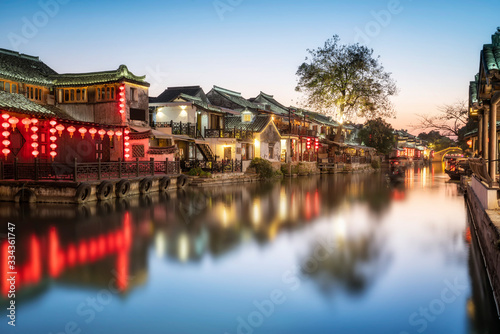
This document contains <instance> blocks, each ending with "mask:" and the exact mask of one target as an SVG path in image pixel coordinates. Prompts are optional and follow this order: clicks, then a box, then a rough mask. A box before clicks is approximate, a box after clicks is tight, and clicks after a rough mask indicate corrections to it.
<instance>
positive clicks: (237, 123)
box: [226, 115, 272, 132]
mask: <svg viewBox="0 0 500 334" xmlns="http://www.w3.org/2000/svg"><path fill="white" fill-rule="evenodd" d="M271 121H272V119H271V116H270V115H257V116H255V117H254V118H253V121H252V122H251V123H246V122H245V123H243V122H242V121H241V116H227V117H226V129H233V128H241V129H246V130H251V131H254V132H261V131H262V130H264V129H265V128H266V126H267V125H268V124H269V122H271Z"/></svg>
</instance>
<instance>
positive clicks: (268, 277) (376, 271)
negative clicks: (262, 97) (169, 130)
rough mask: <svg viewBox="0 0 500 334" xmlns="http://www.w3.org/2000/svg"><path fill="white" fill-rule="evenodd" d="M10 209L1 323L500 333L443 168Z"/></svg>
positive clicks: (345, 333) (201, 332)
mask: <svg viewBox="0 0 500 334" xmlns="http://www.w3.org/2000/svg"><path fill="white" fill-rule="evenodd" d="M0 217H1V225H0V226H1V228H2V229H3V230H2V231H0V233H1V234H2V237H3V239H2V240H1V248H0V252H1V259H2V260H1V265H2V272H1V275H2V277H1V278H2V280H1V284H0V287H1V290H2V297H1V298H0V302H1V306H2V309H3V311H2V313H1V314H2V317H1V319H2V320H1V322H2V323H1V324H0V332H1V333H10V332H12V333H23V334H24V333H37V334H38V333H43V334H46V333H47V334H48V333H52V334H60V333H93V334H98V333H102V334H104V333H105V334H108V333H120V334H124V333H147V334H152V333H174V334H181V333H183V334H184V333H186V334H187V333H195V334H205V333H206V334H209V333H217V334H225V333H228V334H235V333H245V334H250V333H270V334H278V333H287V334H293V333H300V334H306V333H339V334H358V333H360V334H361V333H383V334H390V333H393V334H413V333H429V334H431V333H436V334H437V333H439V334H461V333H500V327H499V324H498V321H497V319H498V318H497V316H496V308H495V306H494V303H493V300H492V297H491V294H490V290H489V289H490V288H489V285H488V279H487V276H486V274H485V271H484V268H483V264H482V262H481V257H480V250H479V248H478V245H477V243H476V240H475V235H474V229H473V228H471V227H470V219H469V218H468V215H467V210H466V205H465V201H464V197H463V194H462V193H461V192H460V190H459V187H458V185H457V184H456V183H450V182H449V181H448V178H447V176H446V175H445V174H444V173H443V170H442V166H441V165H433V166H432V167H425V168H414V169H410V170H408V171H407V175H406V180H405V182H404V183H401V184H396V185H394V184H389V183H388V182H387V180H386V179H385V177H384V175H383V173H381V174H370V175H367V174H353V175H340V174H339V175H329V176H316V177H309V178H298V179H291V180H290V179H288V180H283V181H282V182H276V183H260V184H242V185H234V186H224V187H217V188H207V189H201V190H200V189H185V190H181V191H177V192H171V193H170V194H167V195H161V196H160V195H153V196H151V197H133V198H129V199H126V200H119V201H117V202H110V203H99V204H91V205H85V206H57V205H37V206H31V207H30V206H16V205H13V204H7V203H5V204H0ZM7 222H11V223H12V224H15V238H16V263H15V266H16V271H17V272H18V275H17V277H16V291H15V298H9V297H8V294H9V284H7V283H8V282H7V278H8V277H7V272H9V268H8V267H7V264H6V261H5V259H6V257H7V255H8V254H7V252H8V247H7V246H8V245H7V242H6V241H5V237H6V235H5V234H6V233H7V232H8V231H7V228H8V225H7ZM11 300H15V306H16V309H15V315H16V318H15V324H16V327H15V328H13V327H11V326H9V325H8V324H7V322H8V321H10V320H9V318H8V317H6V316H5V315H7V314H8V312H9V311H7V310H6V308H7V307H8V306H9V305H10V304H9V303H10V301H11Z"/></svg>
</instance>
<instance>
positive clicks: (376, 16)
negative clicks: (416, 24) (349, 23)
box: [354, 0, 412, 45]
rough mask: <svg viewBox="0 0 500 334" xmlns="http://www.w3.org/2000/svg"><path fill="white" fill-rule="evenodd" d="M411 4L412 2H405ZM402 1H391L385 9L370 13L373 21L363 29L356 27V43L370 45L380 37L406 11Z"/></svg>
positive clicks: (409, 0)
mask: <svg viewBox="0 0 500 334" xmlns="http://www.w3.org/2000/svg"><path fill="white" fill-rule="evenodd" d="M404 1H408V2H411V1H412V0H404ZM404 1H402V0H390V1H389V2H388V3H387V6H386V8H385V9H381V10H378V11H374V10H372V11H371V12H370V15H371V17H372V18H373V20H370V21H368V22H367V23H366V24H365V25H364V26H363V27H362V28H360V27H355V28H354V32H355V36H354V42H355V43H359V44H365V45H367V44H370V42H371V41H372V38H375V37H377V36H379V35H380V33H381V32H382V31H383V30H384V29H385V28H387V27H388V26H389V25H390V24H391V22H392V20H393V18H394V17H395V16H397V15H399V14H401V13H402V12H403V11H404V7H403V4H402V2H404Z"/></svg>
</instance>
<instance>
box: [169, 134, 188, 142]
mask: <svg viewBox="0 0 500 334" xmlns="http://www.w3.org/2000/svg"><path fill="white" fill-rule="evenodd" d="M170 137H171V138H172V139H174V140H183V141H194V138H191V137H189V136H183V135H171V136H170Z"/></svg>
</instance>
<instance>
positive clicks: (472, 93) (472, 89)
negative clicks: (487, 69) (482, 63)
mask: <svg viewBox="0 0 500 334" xmlns="http://www.w3.org/2000/svg"><path fill="white" fill-rule="evenodd" d="M476 103H478V99H477V79H476V81H471V82H470V84H469V105H471V106H472V105H473V104H476Z"/></svg>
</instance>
